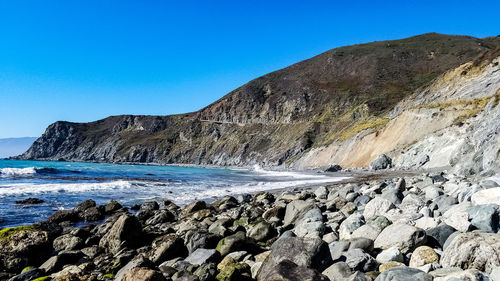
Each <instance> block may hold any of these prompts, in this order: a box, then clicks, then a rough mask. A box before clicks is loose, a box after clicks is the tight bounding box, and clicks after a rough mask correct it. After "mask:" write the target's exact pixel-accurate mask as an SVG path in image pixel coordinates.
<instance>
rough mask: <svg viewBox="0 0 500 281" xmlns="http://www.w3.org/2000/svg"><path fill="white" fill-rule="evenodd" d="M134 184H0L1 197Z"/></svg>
mask: <svg viewBox="0 0 500 281" xmlns="http://www.w3.org/2000/svg"><path fill="white" fill-rule="evenodd" d="M131 186H132V184H131V183H130V182H128V181H124V180H118V181H112V182H92V183H45V184H32V183H13V184H9V185H8V186H2V185H0V197H4V196H8V195H41V194H44V193H45V194H46V193H64V192H73V193H85V192H92V191H103V190H120V189H126V188H130V187H131Z"/></svg>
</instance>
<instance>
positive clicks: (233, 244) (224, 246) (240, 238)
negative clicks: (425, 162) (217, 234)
mask: <svg viewBox="0 0 500 281" xmlns="http://www.w3.org/2000/svg"><path fill="white" fill-rule="evenodd" d="M249 244H250V241H249V240H248V239H247V237H246V235H245V232H243V231H238V232H236V233H235V234H233V235H230V236H228V237H224V238H222V239H221V240H220V241H219V243H218V244H217V247H216V248H215V249H216V250H217V251H218V252H219V253H220V254H221V255H222V256H225V255H227V254H229V253H231V252H234V251H240V250H246V247H247V246H248V245H249Z"/></svg>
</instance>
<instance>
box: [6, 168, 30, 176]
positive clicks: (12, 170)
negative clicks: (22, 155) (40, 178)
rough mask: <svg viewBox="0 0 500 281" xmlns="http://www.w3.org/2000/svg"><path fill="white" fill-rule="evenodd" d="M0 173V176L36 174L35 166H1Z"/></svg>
mask: <svg viewBox="0 0 500 281" xmlns="http://www.w3.org/2000/svg"><path fill="white" fill-rule="evenodd" d="M0 174H1V175H2V176H4V177H5V176H10V177H12V176H25V175H33V174H36V169H35V167H28V168H2V169H0Z"/></svg>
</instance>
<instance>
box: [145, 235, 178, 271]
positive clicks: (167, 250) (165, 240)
mask: <svg viewBox="0 0 500 281" xmlns="http://www.w3.org/2000/svg"><path fill="white" fill-rule="evenodd" d="M186 254H187V248H186V246H185V245H184V240H183V239H182V238H180V237H178V236H177V235H176V234H174V233H171V234H167V235H163V236H160V237H158V238H156V239H155V240H154V241H153V243H152V249H151V251H150V252H149V253H148V256H149V259H150V260H151V261H152V262H153V263H155V264H161V263H162V262H164V261H166V260H169V259H173V258H176V257H181V256H185V255H186Z"/></svg>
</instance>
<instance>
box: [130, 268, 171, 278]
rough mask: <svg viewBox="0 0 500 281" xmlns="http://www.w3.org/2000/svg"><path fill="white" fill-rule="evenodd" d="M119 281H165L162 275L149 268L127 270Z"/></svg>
mask: <svg viewBox="0 0 500 281" xmlns="http://www.w3.org/2000/svg"><path fill="white" fill-rule="evenodd" d="M121 281H166V280H165V277H163V275H162V274H161V273H160V272H158V271H156V270H152V269H149V268H144V267H136V268H133V269H131V270H129V271H128V272H127V273H125V275H123V278H122V279H121Z"/></svg>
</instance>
